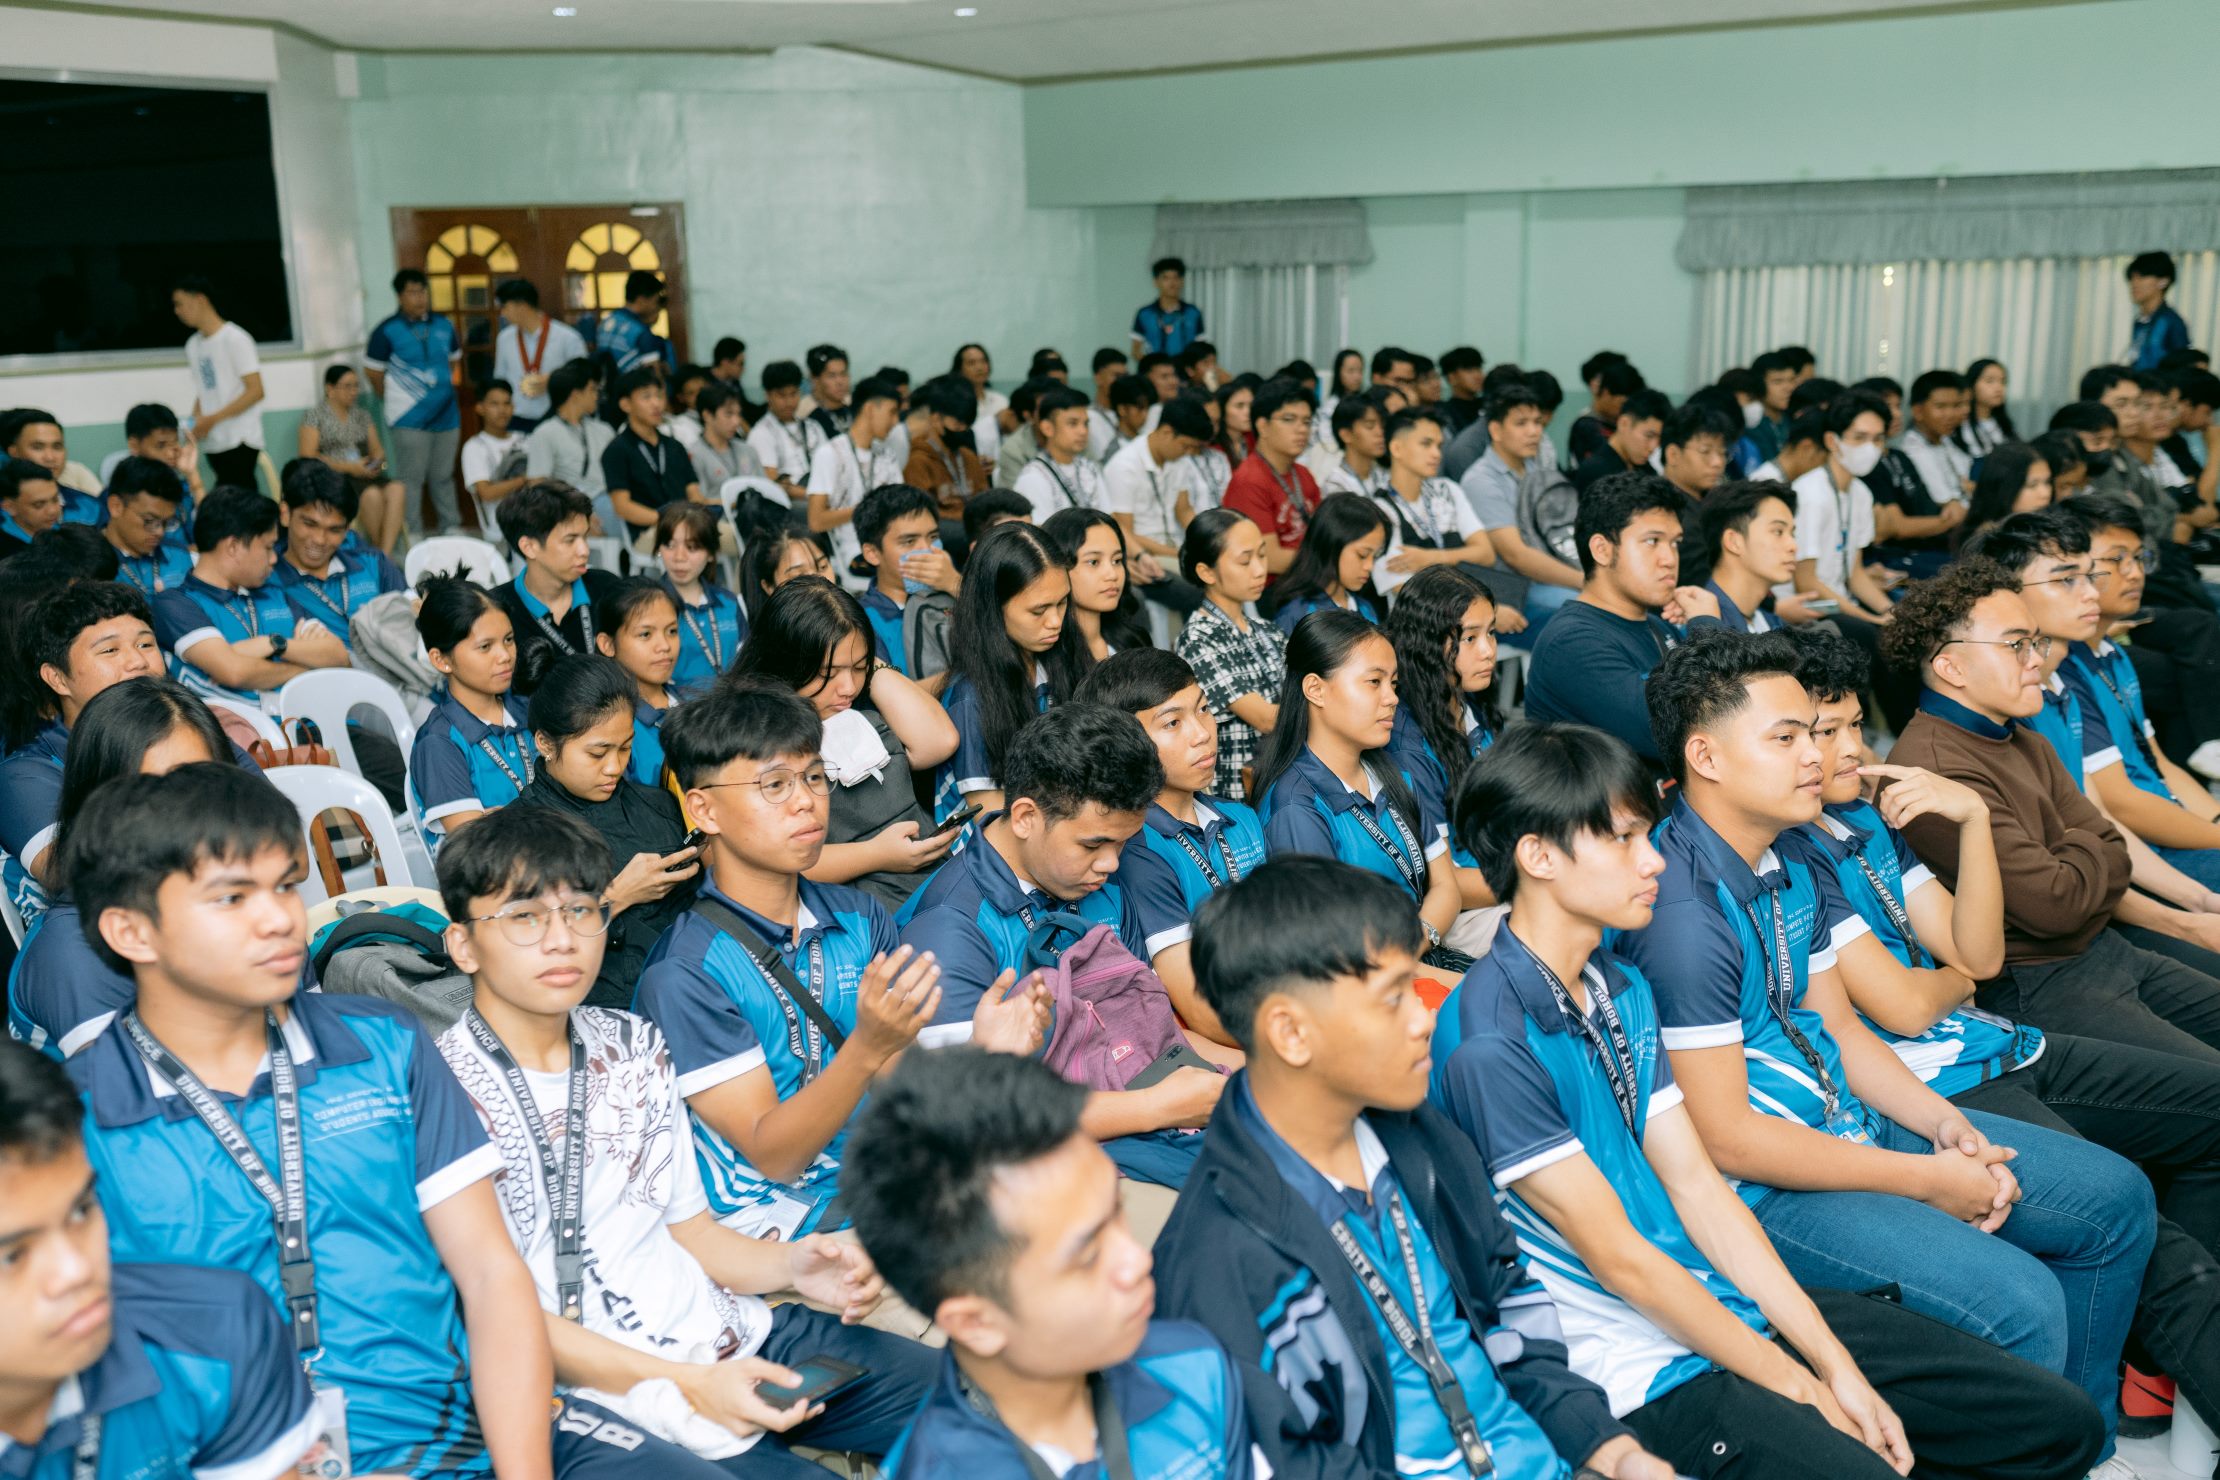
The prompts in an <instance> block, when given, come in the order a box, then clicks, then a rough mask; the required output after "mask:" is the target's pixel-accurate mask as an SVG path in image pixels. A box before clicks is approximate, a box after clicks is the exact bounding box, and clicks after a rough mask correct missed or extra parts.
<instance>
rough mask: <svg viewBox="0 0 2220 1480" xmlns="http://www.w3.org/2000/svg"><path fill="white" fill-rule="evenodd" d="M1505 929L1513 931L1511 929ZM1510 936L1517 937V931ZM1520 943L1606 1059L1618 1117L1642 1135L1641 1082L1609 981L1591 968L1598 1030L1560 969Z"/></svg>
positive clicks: (1574, 1022)
mask: <svg viewBox="0 0 2220 1480" xmlns="http://www.w3.org/2000/svg"><path fill="white" fill-rule="evenodd" d="M1505 933H1506V934H1510V932H1508V931H1507V932H1505ZM1511 938H1512V939H1513V940H1518V936H1517V935H1515V934H1512V935H1511ZM1519 946H1520V948H1521V949H1522V950H1524V951H1525V952H1526V954H1527V957H1528V959H1530V960H1531V961H1533V963H1534V965H1535V966H1536V967H1537V968H1539V969H1540V971H1541V973H1542V980H1543V981H1545V982H1547V983H1549V993H1550V995H1551V996H1552V997H1555V998H1556V999H1557V1010H1558V1011H1559V1012H1561V1013H1563V1014H1564V1015H1565V1020H1566V1021H1567V1022H1569V1023H1571V1024H1572V1025H1573V1026H1574V1027H1575V1028H1576V1029H1577V1030H1578V1031H1579V1033H1580V1036H1581V1037H1582V1038H1584V1039H1586V1040H1587V1042H1588V1046H1589V1047H1591V1048H1593V1049H1594V1050H1595V1051H1596V1057H1597V1058H1598V1059H1601V1060H1602V1061H1603V1072H1604V1076H1605V1077H1606V1078H1608V1079H1609V1080H1610V1081H1611V1098H1612V1099H1614V1100H1616V1101H1618V1103H1619V1118H1620V1119H1621V1120H1624V1121H1625V1122H1626V1128H1627V1130H1628V1132H1629V1133H1631V1134H1633V1135H1635V1136H1636V1137H1637V1138H1639V1136H1640V1132H1638V1131H1636V1130H1635V1122H1636V1120H1638V1119H1639V1118H1640V1115H1641V1106H1640V1104H1639V1098H1640V1095H1641V1086H1640V1084H1639V1083H1637V1082H1636V1080H1635V1077H1634V1048H1633V1046H1632V1045H1631V1044H1629V1043H1628V1042H1627V1036H1626V1025H1625V1024H1624V1022H1622V1021H1621V1020H1620V1017H1619V1004H1618V1003H1616V1002H1614V1001H1612V1000H1611V986H1610V983H1608V982H1606V981H1605V980H1604V979H1603V973H1602V972H1600V971H1596V970H1593V969H1591V970H1590V971H1589V972H1588V973H1587V981H1588V995H1589V997H1590V998H1592V999H1593V1000H1594V1002H1595V1005H1596V1016H1597V1017H1600V1018H1602V1019H1603V1029H1602V1031H1600V1032H1599V1031H1598V1030H1597V1028H1596V1025H1595V1022H1594V1021H1593V1020H1592V1019H1591V1018H1589V1016H1588V1015H1587V1014H1586V1013H1584V1012H1582V1011H1581V1010H1580V1005H1579V1004H1578V1003H1576V1002H1574V1001H1573V995H1572V991H1571V990H1570V989H1569V988H1568V987H1566V985H1565V984H1564V982H1562V981H1560V980H1559V979H1558V976H1557V973H1556V972H1555V971H1553V970H1551V969H1550V964H1549V963H1548V962H1547V961H1544V960H1543V959H1542V958H1541V956H1540V955H1539V954H1538V953H1537V952H1536V951H1535V950H1534V948H1533V947H1532V946H1529V945H1527V943H1526V942H1525V941H1523V940H1520V941H1519Z"/></svg>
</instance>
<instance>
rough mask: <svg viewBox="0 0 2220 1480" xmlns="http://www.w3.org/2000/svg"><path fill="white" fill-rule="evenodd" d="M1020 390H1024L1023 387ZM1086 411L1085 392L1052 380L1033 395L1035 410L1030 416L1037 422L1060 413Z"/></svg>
mask: <svg viewBox="0 0 2220 1480" xmlns="http://www.w3.org/2000/svg"><path fill="white" fill-rule="evenodd" d="M1020 388H1021V389H1022V387H1020ZM1086 409H1087V397H1086V393H1085V392H1083V391H1076V390H1073V389H1072V388H1071V387H1070V386H1068V385H1063V384H1061V383H1059V382H1057V381H1053V380H1051V381H1049V382H1047V383H1046V384H1045V385H1044V386H1042V387H1041V389H1039V390H1038V391H1035V392H1034V393H1033V409H1032V411H1031V412H1030V413H1028V414H1029V415H1030V416H1031V417H1032V418H1033V420H1035V421H1046V420H1048V419H1049V418H1050V417H1052V416H1055V415H1056V414H1058V413H1059V412H1064V411H1084V410H1086Z"/></svg>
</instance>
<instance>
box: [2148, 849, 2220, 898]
mask: <svg viewBox="0 0 2220 1480" xmlns="http://www.w3.org/2000/svg"><path fill="white" fill-rule="evenodd" d="M2151 851H2152V852H2153V853H2156V854H2157V855H2158V856H2159V857H2160V858H2162V859H2164V860H2166V862H2168V863H2170V864H2172V865H2173V866H2174V867H2175V868H2178V869H2180V870H2181V871H2182V872H2183V873H2185V874H2187V875H2189V877H2190V878H2192V879H2195V880H2196V881H2197V882H2198V883H2200V884H2202V885H2204V886H2205V887H2206V888H2207V889H2220V848H2161V847H2159V846H2158V845H2157V844H2156V843H2153V844H2152V845H2151Z"/></svg>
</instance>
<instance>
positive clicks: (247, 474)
mask: <svg viewBox="0 0 2220 1480" xmlns="http://www.w3.org/2000/svg"><path fill="white" fill-rule="evenodd" d="M203 455H204V456H205V457H206V458H207V459H208V466H209V467H211V468H214V469H215V470H216V486H218V487H220V486H222V485H224V484H227V483H228V484H230V485H232V486H233V487H235V488H245V489H249V490H252V489H254V488H256V487H257V486H258V485H257V484H256V483H255V481H254V469H255V464H256V463H257V462H258V461H260V459H261V457H262V449H261V448H259V447H246V446H239V447H232V448H227V449H226V450H224V451H222V452H204V453H203Z"/></svg>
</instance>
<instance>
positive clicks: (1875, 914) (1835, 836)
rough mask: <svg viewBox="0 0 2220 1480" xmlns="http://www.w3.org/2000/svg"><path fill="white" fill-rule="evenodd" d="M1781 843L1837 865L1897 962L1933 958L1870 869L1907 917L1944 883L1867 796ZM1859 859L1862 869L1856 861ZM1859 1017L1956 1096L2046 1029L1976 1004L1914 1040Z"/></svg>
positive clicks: (2033, 1044) (2025, 1058) (2007, 1066)
mask: <svg viewBox="0 0 2220 1480" xmlns="http://www.w3.org/2000/svg"><path fill="white" fill-rule="evenodd" d="M1780 847H1781V849H1782V851H1783V853H1784V854H1788V855H1790V856H1801V857H1803V858H1806V859H1807V860H1808V861H1809V862H1811V863H1812V864H1813V865H1814V866H1815V867H1825V868H1829V869H1832V870H1833V871H1834V876H1835V884H1836V887H1837V888H1838V889H1840V891H1841V892H1842V896H1843V898H1844V899H1846V900H1848V901H1849V902H1850V905H1851V907H1852V908H1853V909H1855V910H1856V911H1857V912H1858V915H1859V917H1860V918H1862V919H1863V920H1864V921H1865V923H1866V927H1867V928H1868V929H1870V930H1871V931H1872V932H1873V934H1874V935H1875V936H1876V937H1877V938H1878V939H1879V940H1880V942H1881V944H1882V945H1884V946H1886V947H1888V951H1889V954H1890V955H1892V956H1894V957H1895V958H1896V959H1897V961H1898V962H1899V963H1901V964H1902V965H1904V966H1907V967H1909V968H1911V969H1913V970H1915V971H1917V970H1924V969H1925V968H1927V967H1931V966H1933V965H1934V964H1935V960H1934V958H1933V957H1932V956H1930V955H1928V954H1927V949H1926V947H1924V946H1922V945H1921V944H1920V943H1919V941H1918V939H1917V938H1916V937H1915V938H1914V939H1910V940H1907V939H1905V938H1904V935H1903V933H1902V932H1901V931H1899V930H1898V929H1897V928H1896V922H1895V921H1894V920H1892V919H1890V918H1889V911H1888V907H1887V906H1886V905H1884V904H1882V902H1881V897H1880V895H1879V894H1878V893H1876V892H1875V890H1874V887H1873V879H1869V878H1867V877H1866V869H1871V870H1872V871H1873V876H1874V878H1877V879H1879V880H1880V882H1881V887H1882V888H1884V889H1886V890H1888V892H1889V895H1890V898H1891V899H1893V900H1894V901H1895V903H1896V907H1897V908H1898V909H1899V910H1902V911H1905V912H1906V918H1909V911H1910V909H1911V900H1912V896H1913V895H1915V894H1917V893H1918V892H1919V891H1920V890H1921V889H1923V888H1925V887H1926V886H1927V885H1929V884H1936V883H1938V882H1939V881H1937V880H1936V878H1935V875H1934V871H1933V870H1932V869H1930V868H1928V867H1927V865H1926V864H1924V863H1921V862H1920V861H1919V855H1918V854H1916V853H1914V852H1913V851H1912V845H1911V844H1910V843H1908V842H1906V841H1905V839H1904V835H1903V834H1902V833H1900V832H1898V831H1897V830H1896V829H1895V828H1893V827H1890V826H1889V825H1888V823H1887V822H1886V821H1884V820H1883V819H1882V817H1881V814H1880V812H1879V811H1878V810H1877V809H1876V808H1875V807H1874V806H1873V805H1872V804H1871V803H1870V802H1864V801H1858V802H1850V803H1847V804H1844V805H1842V806H1836V805H1833V804H1829V805H1828V807H1827V809H1826V810H1825V811H1824V812H1822V813H1821V814H1820V817H1819V821H1817V822H1816V823H1812V824H1810V825H1808V826H1805V827H1798V828H1791V829H1790V830H1789V831H1788V832H1786V833H1783V834H1782V835H1781V841H1780ZM1861 860H1863V862H1864V865H1865V867H1864V868H1861V867H1859V863H1860V861H1861ZM1859 1017H1860V1019H1861V1020H1862V1021H1863V1022H1864V1023H1865V1025H1866V1026H1867V1027H1868V1028H1870V1029H1872V1030H1873V1032H1874V1034H1875V1035H1876V1036H1877V1037H1879V1038H1880V1040H1881V1041H1882V1042H1883V1043H1886V1044H1887V1045H1888V1046H1889V1047H1890V1048H1891V1049H1893V1050H1895V1052H1896V1056H1897V1057H1898V1058H1900V1059H1902V1060H1903V1061H1904V1063H1905V1066H1906V1067H1907V1068H1909V1069H1910V1070H1911V1071H1912V1072H1913V1073H1914V1074H1917V1075H1918V1076H1919V1077H1920V1078H1921V1079H1923V1080H1925V1081H1926V1082H1927V1084H1928V1087H1929V1088H1931V1089H1933V1090H1934V1091H1935V1093H1936V1094H1938V1095H1944V1096H1949V1095H1955V1094H1959V1093H1962V1092H1963V1091H1966V1090H1969V1089H1972V1088H1973V1087H1974V1086H1975V1085H1977V1084H1982V1083H1985V1082H1987V1081H1988V1080H1991V1079H1994V1078H1996V1077H1997V1076H1998V1075H2000V1074H2009V1073H2011V1072H2012V1071H2013V1070H2014V1069H2019V1068H2024V1067H2025V1066H2026V1065H2028V1064H2032V1063H2034V1062H2035V1060H2036V1059H2037V1058H2039V1057H2041V1056H2042V1052H2043V1035H2042V1032H2041V1030H2039V1029H2037V1028H2033V1027H2030V1026H2028V1025H2027V1024H2025V1023H2014V1022H2010V1021H2008V1020H2007V1019H2004V1018H2001V1017H1998V1016H1997V1015H1996V1014H1994V1013H1991V1012H1984V1011H1982V1010H1981V1009H1980V1008H1978V1007H1971V1006H1968V1007H1961V1008H1959V1009H1958V1010H1957V1011H1956V1012H1953V1013H1951V1014H1949V1015H1948V1016H1946V1017H1944V1018H1942V1019H1941V1020H1940V1021H1938V1022H1937V1023H1935V1024H1934V1025H1933V1026H1932V1027H1930V1028H1929V1029H1928V1030H1927V1031H1926V1032H1924V1033H1921V1034H1919V1035H1918V1036H1917V1037H1913V1038H1906V1037H1903V1036H1902V1035H1900V1034H1896V1033H1891V1032H1890V1031H1889V1030H1888V1029H1886V1028H1884V1027H1882V1026H1881V1025H1880V1024H1879V1023H1877V1022H1875V1021H1873V1019H1871V1018H1869V1017H1866V1016H1865V1015H1864V1014H1862V1013H1861V1014H1859Z"/></svg>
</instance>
